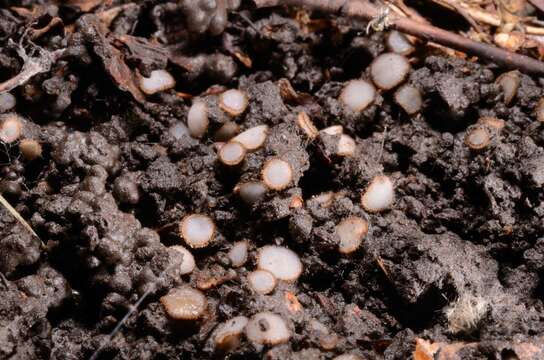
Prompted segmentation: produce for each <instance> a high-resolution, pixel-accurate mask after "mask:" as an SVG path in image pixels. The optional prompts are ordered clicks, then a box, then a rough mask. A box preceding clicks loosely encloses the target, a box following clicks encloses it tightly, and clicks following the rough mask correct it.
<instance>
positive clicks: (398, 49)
mask: <svg viewBox="0 0 544 360" xmlns="http://www.w3.org/2000/svg"><path fill="white" fill-rule="evenodd" d="M386 43H387V48H388V49H389V50H390V51H392V52H394V53H397V54H401V55H409V54H411V53H412V52H414V50H415V48H414V46H413V45H412V43H411V42H410V41H409V40H408V38H407V37H406V36H405V35H404V34H403V33H400V32H398V31H396V30H393V31H391V32H390V33H389V35H388V36H387V40H386Z"/></svg>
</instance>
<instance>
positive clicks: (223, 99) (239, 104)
mask: <svg viewBox="0 0 544 360" xmlns="http://www.w3.org/2000/svg"><path fill="white" fill-rule="evenodd" d="M247 105H248V100H247V96H246V94H244V93H243V92H242V91H240V90H237V89H230V90H227V91H225V92H224V93H222V94H221V96H219V107H221V109H223V110H224V111H225V112H226V113H228V114H229V115H231V116H238V115H240V114H241V113H243V112H244V111H245V110H246V108H247Z"/></svg>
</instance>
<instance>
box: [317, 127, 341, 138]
mask: <svg viewBox="0 0 544 360" xmlns="http://www.w3.org/2000/svg"><path fill="white" fill-rule="evenodd" d="M320 132H322V133H323V134H327V135H332V136H334V135H342V133H343V132H344V128H343V127H342V125H332V126H329V127H326V128H324V129H321V130H320Z"/></svg>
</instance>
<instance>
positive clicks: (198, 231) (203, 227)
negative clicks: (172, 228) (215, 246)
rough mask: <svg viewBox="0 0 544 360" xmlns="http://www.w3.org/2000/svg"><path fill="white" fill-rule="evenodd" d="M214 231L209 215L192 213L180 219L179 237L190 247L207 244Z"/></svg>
mask: <svg viewBox="0 0 544 360" xmlns="http://www.w3.org/2000/svg"><path fill="white" fill-rule="evenodd" d="M214 233H215V224H214V223H213V221H212V219H211V218H210V217H209V216H206V215H201V214H192V215H188V216H186V217H184V218H183V220H181V223H180V234H181V237H182V238H183V239H184V240H185V242H186V243H187V245H189V246H190V247H192V248H201V247H205V246H207V245H208V243H209V242H210V241H211V240H212V238H213V235H214Z"/></svg>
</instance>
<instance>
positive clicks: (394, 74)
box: [370, 53, 411, 90]
mask: <svg viewBox="0 0 544 360" xmlns="http://www.w3.org/2000/svg"><path fill="white" fill-rule="evenodd" d="M410 68H411V66H410V63H409V62H408V59H406V58H405V57H404V56H402V55H399V54H395V53H385V54H381V55H380V56H378V57H377V58H376V59H374V61H373V62H372V64H370V75H371V76H372V81H374V84H376V86H378V87H379V88H380V89H383V90H390V89H392V88H394V87H396V86H397V85H399V84H400V83H402V82H403V81H404V79H405V78H406V75H408V72H409V71H410Z"/></svg>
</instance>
